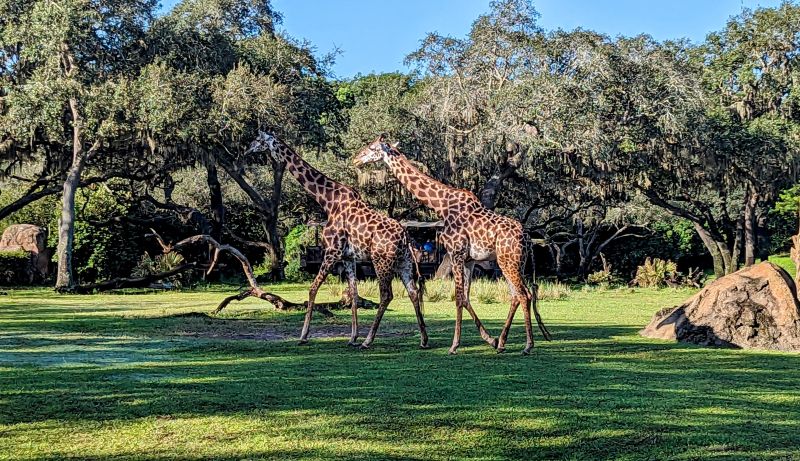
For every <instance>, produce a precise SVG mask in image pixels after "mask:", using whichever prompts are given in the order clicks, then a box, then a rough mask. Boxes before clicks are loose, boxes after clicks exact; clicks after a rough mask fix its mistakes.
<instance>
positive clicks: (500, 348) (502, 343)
mask: <svg viewBox="0 0 800 461" xmlns="http://www.w3.org/2000/svg"><path fill="white" fill-rule="evenodd" d="M518 307H519V299H518V298H517V297H516V296H514V297H513V298H512V299H511V308H510V309H509V310H508V316H507V317H506V323H505V324H504V325H503V331H501V332H500V340H499V341H498V343H497V353H498V354H499V353H502V352H505V351H506V340H507V339H508V331H509V330H510V329H511V322H513V321H514V314H516V313H517V308H518Z"/></svg>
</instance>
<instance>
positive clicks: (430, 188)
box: [386, 150, 462, 218]
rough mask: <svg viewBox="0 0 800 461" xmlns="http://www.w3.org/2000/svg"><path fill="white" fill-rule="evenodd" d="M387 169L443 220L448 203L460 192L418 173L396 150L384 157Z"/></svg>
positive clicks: (448, 208)
mask: <svg viewBox="0 0 800 461" xmlns="http://www.w3.org/2000/svg"><path fill="white" fill-rule="evenodd" d="M386 163H387V165H388V166H389V169H390V170H391V171H392V173H393V174H394V175H395V177H397V180H398V181H400V183H401V184H403V186H405V188H406V189H408V191H409V192H411V194H412V195H414V197H416V198H417V200H419V201H420V202H422V203H423V204H424V205H425V206H427V207H428V208H431V209H433V210H434V211H435V212H436V214H438V215H439V217H441V218H444V217H445V216H446V215H447V213H448V211H449V210H450V203H451V202H452V200H454V199H455V198H456V197H457V196H458V195H460V194H461V193H462V191H461V190H459V189H456V188H454V187H450V186H448V185H446V184H442V183H441V182H439V181H437V180H435V179H433V178H432V177H430V176H428V175H426V174H425V173H423V172H421V171H419V169H417V168H416V167H415V166H414V165H412V164H411V162H410V161H409V160H408V158H406V156H405V155H403V154H402V153H400V152H399V151H397V150H394V151H393V152H392V155H388V156H387V157H386Z"/></svg>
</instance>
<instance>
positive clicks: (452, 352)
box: [447, 347, 456, 355]
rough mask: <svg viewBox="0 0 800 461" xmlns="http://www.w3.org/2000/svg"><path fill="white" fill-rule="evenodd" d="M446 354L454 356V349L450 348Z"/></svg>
mask: <svg viewBox="0 0 800 461" xmlns="http://www.w3.org/2000/svg"><path fill="white" fill-rule="evenodd" d="M447 353H448V354H450V355H456V348H455V347H451V348H450V350H449V351H447Z"/></svg>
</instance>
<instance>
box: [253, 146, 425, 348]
mask: <svg viewBox="0 0 800 461" xmlns="http://www.w3.org/2000/svg"><path fill="white" fill-rule="evenodd" d="M264 151H266V152H268V153H269V155H271V156H272V157H273V158H274V159H275V160H276V161H278V162H286V169H287V170H288V171H289V173H290V174H291V175H292V176H293V177H294V178H295V179H296V180H297V181H298V182H299V183H300V185H301V186H302V187H303V188H304V189H305V190H306V192H308V194H309V195H311V196H312V197H313V198H314V200H316V201H317V203H319V204H320V206H321V207H322V208H323V210H324V211H325V214H326V215H327V216H328V222H327V224H326V225H325V227H324V229H323V230H322V243H323V248H324V256H323V260H322V266H321V267H320V269H319V273H318V274H317V276H316V277H315V278H314V281H313V282H312V283H311V288H310V290H309V292H308V306H307V310H306V316H305V320H304V322H303V329H302V331H301V333H300V344H306V343H307V342H308V336H309V327H310V324H311V316H312V312H313V310H314V301H315V299H316V296H317V291H318V290H319V288H320V285H321V284H322V282H324V281H325V277H327V276H328V274H329V273H330V270H331V269H332V268H333V266H334V265H335V264H336V263H337V262H340V261H341V262H342V264H343V265H344V269H345V273H346V275H347V281H348V285H349V290H350V294H351V296H352V305H351V312H352V321H351V331H350V341H349V342H348V344H349V345H351V346H358V344H357V343H356V340H357V339H358V313H357V305H356V304H357V303H356V301H357V298H358V291H357V286H356V271H355V259H357V258H358V259H364V258H370V259H371V260H372V263H373V265H374V267H375V273H376V275H377V278H378V286H379V288H380V303H379V305H378V309H377V312H376V314H375V320H374V321H373V323H372V327H371V328H370V330H369V333H368V334H367V337H366V338H365V339H364V342H362V343H361V345H360V347H361V349H367V348H369V347H370V346H371V345H372V342H373V341H374V339H375V335H376V333H377V332H378V327H379V326H380V323H381V319H382V318H383V314H384V312H386V308H387V307H388V305H389V303H390V302H391V301H392V298H393V293H392V279H393V278H394V275H395V274H397V275H398V276H399V277H400V279H401V280H402V282H403V285H404V286H405V288H406V291H408V297H409V299H410V300H411V302H412V304H413V305H414V313H415V314H416V317H417V323H418V325H419V332H420V348H422V349H427V348H428V347H429V346H428V333H427V331H426V328H425V320H424V319H423V316H422V310H421V304H422V291H423V290H422V283H423V280H422V277H421V275H420V273H419V270H418V267H417V266H416V261H415V260H414V259H412V252H411V241H410V237H409V236H408V233H407V231H406V229H405V228H404V227H403V226H402V225H400V223H399V222H397V221H395V220H394V219H391V218H389V217H388V216H385V215H383V214H381V213H379V212H377V211H375V210H373V209H372V208H370V207H369V206H368V205H367V204H366V203H365V202H364V201H363V200H361V197H360V196H359V195H358V193H357V192H356V191H354V190H353V189H351V188H350V187H348V186H345V185H344V184H340V183H338V182H336V181H334V180H332V179H330V178H328V177H327V176H325V175H324V174H322V173H321V172H320V171H319V170H317V169H315V168H314V167H312V166H311V165H309V164H308V162H306V161H305V160H303V159H302V158H301V157H300V156H299V155H298V154H297V153H296V152H295V151H294V150H292V149H291V148H290V147H289V146H288V145H286V144H285V143H284V142H282V141H281V140H279V139H278V138H277V137H275V136H273V135H271V134H269V133H265V132H263V131H259V133H258V137H257V138H256V139H255V140H254V141H253V142H252V143H251V144H250V147H249V148H248V149H247V151H246V153H250V152H264ZM415 268H416V269H417V270H416V277H415ZM418 284H419V288H418Z"/></svg>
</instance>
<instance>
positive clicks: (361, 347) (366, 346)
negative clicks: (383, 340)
mask: <svg viewBox="0 0 800 461" xmlns="http://www.w3.org/2000/svg"><path fill="white" fill-rule="evenodd" d="M369 347H370V346H369V344H362V345H360V346H358V349H359V350H362V351H368V350H369Z"/></svg>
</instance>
